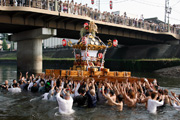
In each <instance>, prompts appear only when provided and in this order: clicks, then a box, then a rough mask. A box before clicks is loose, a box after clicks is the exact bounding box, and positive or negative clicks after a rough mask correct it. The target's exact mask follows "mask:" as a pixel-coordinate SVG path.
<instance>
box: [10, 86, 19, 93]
mask: <svg viewBox="0 0 180 120" xmlns="http://www.w3.org/2000/svg"><path fill="white" fill-rule="evenodd" d="M8 91H9V92H12V93H20V92H21V88H18V87H16V88H9V89H8Z"/></svg>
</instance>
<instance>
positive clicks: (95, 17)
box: [94, 9, 97, 20]
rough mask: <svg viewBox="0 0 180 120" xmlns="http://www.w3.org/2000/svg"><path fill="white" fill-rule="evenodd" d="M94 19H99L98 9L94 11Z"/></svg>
mask: <svg viewBox="0 0 180 120" xmlns="http://www.w3.org/2000/svg"><path fill="white" fill-rule="evenodd" d="M94 20H97V9H95V11H94Z"/></svg>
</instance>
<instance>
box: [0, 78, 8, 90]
mask: <svg viewBox="0 0 180 120" xmlns="http://www.w3.org/2000/svg"><path fill="white" fill-rule="evenodd" d="M1 87H2V88H3V89H4V90H8V88H9V85H8V80H5V84H3V85H1Z"/></svg>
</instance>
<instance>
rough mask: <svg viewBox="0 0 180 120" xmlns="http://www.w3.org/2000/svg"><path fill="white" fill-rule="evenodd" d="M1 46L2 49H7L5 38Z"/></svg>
mask: <svg viewBox="0 0 180 120" xmlns="http://www.w3.org/2000/svg"><path fill="white" fill-rule="evenodd" d="M2 48H3V50H8V46H7V43H6V40H5V39H4V40H3V43H2Z"/></svg>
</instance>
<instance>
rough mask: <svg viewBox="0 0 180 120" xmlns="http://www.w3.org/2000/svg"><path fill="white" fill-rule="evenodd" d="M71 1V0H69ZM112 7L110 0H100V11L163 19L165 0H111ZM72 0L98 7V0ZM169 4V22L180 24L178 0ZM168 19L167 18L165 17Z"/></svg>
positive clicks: (170, 0)
mask: <svg viewBox="0 0 180 120" xmlns="http://www.w3.org/2000/svg"><path fill="white" fill-rule="evenodd" d="M70 1H71V0H70ZM112 1H113V9H112V10H110V7H109V2H110V0H100V10H101V12H102V11H109V12H114V11H120V15H123V13H124V12H126V13H127V16H129V17H132V18H140V16H141V15H142V14H143V16H144V18H152V17H158V19H160V20H161V21H164V18H165V17H164V16H165V0H112ZM74 2H77V3H82V4H86V3H87V4H88V6H90V7H92V8H98V3H99V0H94V3H95V4H94V5H92V4H91V0H74ZM169 6H170V7H171V8H172V11H171V14H170V15H169V17H170V19H169V22H170V24H180V0H169ZM167 20H168V18H167Z"/></svg>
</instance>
